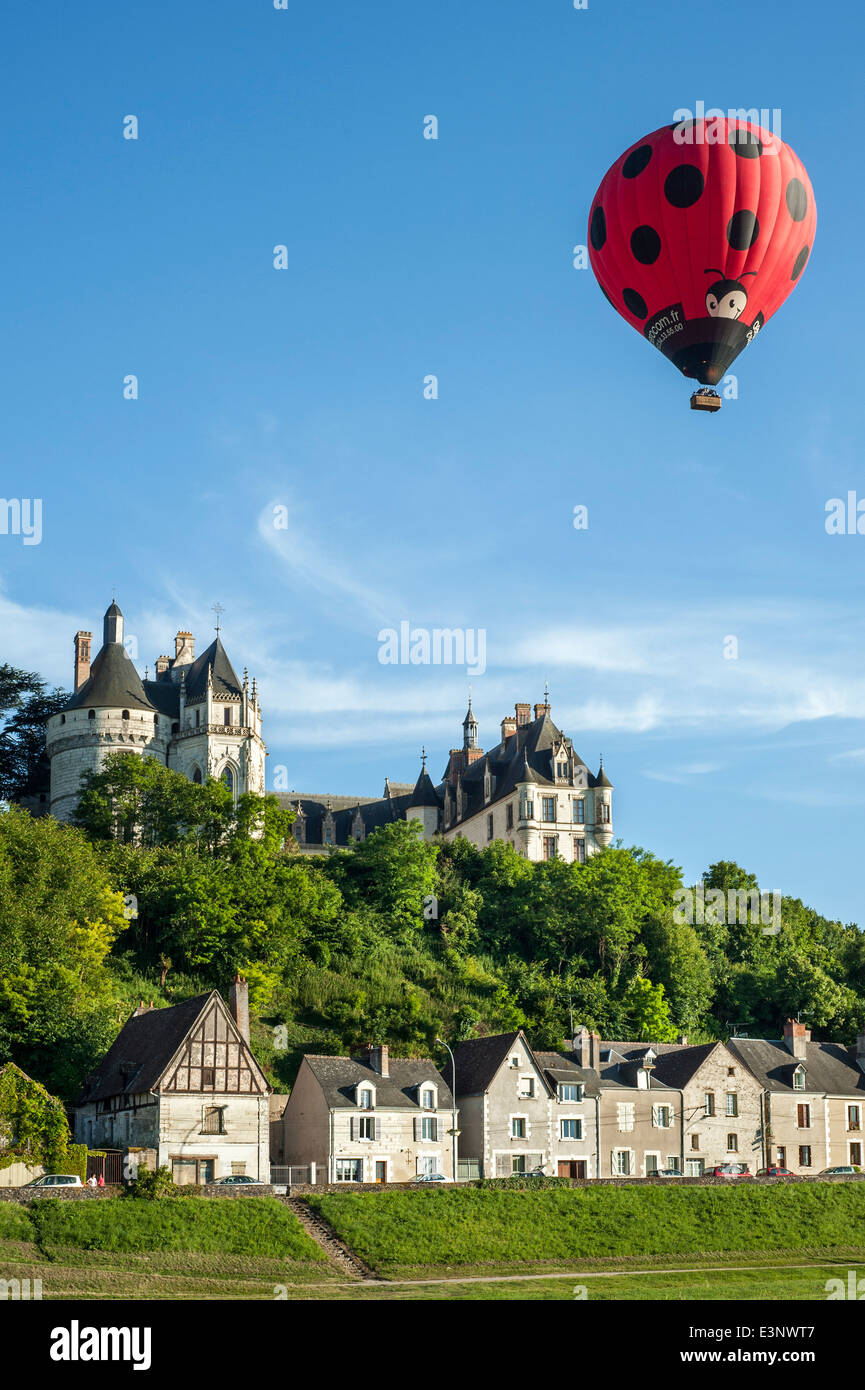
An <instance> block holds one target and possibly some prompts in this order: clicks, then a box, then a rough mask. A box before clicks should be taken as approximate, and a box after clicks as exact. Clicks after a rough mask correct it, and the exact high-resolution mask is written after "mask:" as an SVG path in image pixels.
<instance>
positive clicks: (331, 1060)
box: [304, 1054, 453, 1110]
mask: <svg viewBox="0 0 865 1390" xmlns="http://www.w3.org/2000/svg"><path fill="white" fill-rule="evenodd" d="M304 1062H305V1063H306V1065H307V1066H308V1067H309V1068H310V1070H311V1071H312V1073H313V1075H314V1076H315V1078H316V1080H317V1081H318V1083H319V1085H320V1086H321V1089H322V1091H323V1092H324V1097H325V1100H326V1101H327V1105H328V1108H329V1109H336V1110H340V1109H344V1108H349V1107H350V1108H354V1107H355V1106H356V1104H357V1102H356V1100H355V1094H354V1088H355V1086H357V1085H358V1084H359V1083H362V1082H366V1083H367V1084H372V1085H373V1086H374V1087H375V1108H376V1110H417V1109H418V1107H419V1105H420V1098H419V1095H418V1088H419V1087H421V1086H423V1085H424V1084H425V1083H432V1084H433V1085H434V1086H436V1087H437V1088H438V1102H439V1109H441V1110H447V1109H450V1108H451V1107H452V1105H453V1099H452V1097H451V1093H450V1089H449V1087H448V1085H447V1082H446V1081H445V1080H444V1078H443V1077H442V1075H441V1073H440V1072H439V1071H438V1069H437V1068H436V1065H435V1063H434V1062H431V1061H430V1060H429V1058H427V1057H420V1058H414V1057H391V1058H390V1061H389V1065H388V1071H389V1073H390V1075H389V1076H379V1074H378V1072H376V1071H374V1070H373V1068H372V1067H371V1066H370V1064H369V1061H368V1060H367V1059H366V1058H362V1057H318V1056H311V1055H310V1054H307V1055H306V1056H305V1057H304Z"/></svg>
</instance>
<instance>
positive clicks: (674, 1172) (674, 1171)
mask: <svg viewBox="0 0 865 1390" xmlns="http://www.w3.org/2000/svg"><path fill="white" fill-rule="evenodd" d="M681 1176H682V1174H681V1173H680V1172H679V1170H678V1168H659V1169H658V1170H657V1172H655V1173H650V1174H649V1177H650V1178H680V1177H681Z"/></svg>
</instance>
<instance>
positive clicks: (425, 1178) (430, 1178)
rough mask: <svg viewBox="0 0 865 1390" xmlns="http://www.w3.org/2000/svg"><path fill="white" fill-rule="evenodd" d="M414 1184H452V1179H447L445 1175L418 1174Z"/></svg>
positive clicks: (413, 1179) (413, 1180)
mask: <svg viewBox="0 0 865 1390" xmlns="http://www.w3.org/2000/svg"><path fill="white" fill-rule="evenodd" d="M412 1182H450V1178H446V1177H445V1175H444V1173H418V1175H417V1177H416V1178H412Z"/></svg>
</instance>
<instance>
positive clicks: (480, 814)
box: [279, 695, 613, 863]
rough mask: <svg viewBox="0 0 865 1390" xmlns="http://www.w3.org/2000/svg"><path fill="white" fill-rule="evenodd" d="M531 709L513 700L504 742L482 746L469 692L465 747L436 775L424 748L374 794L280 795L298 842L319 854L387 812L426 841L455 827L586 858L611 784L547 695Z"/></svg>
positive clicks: (535, 850)
mask: <svg viewBox="0 0 865 1390" xmlns="http://www.w3.org/2000/svg"><path fill="white" fill-rule="evenodd" d="M532 713H533V712H532V708H531V706H530V705H529V704H526V703H522V704H516V705H515V706H514V713H513V714H512V715H506V716H505V718H504V719H503V720H502V721H501V741H500V742H499V743H497V744H496V746H495V747H494V748H492V749H491V750H490V751H489V752H484V750H483V749H482V748H481V747H479V745H478V722H477V719H476V718H475V715H474V712H473V710H472V706H471V700H470V701H469V707H468V711H467V713H466V717H465V719H464V720H463V726H462V735H463V736H462V747H459V748H452V749H451V750H450V756H449V759H448V764H447V767H446V768H445V770H444V773H443V776H442V780H441V782H439V783H438V784H436V783H434V782H433V779H432V778H431V777H430V775H429V773H428V772H427V770H426V757H425V756H424V757H423V759H422V765H421V770H420V773H419V775H418V779H417V782H416V783H415V785H414V786H413V787H412V786H411V785H410V784H396V783H392V782H390V781H389V780H385V785H384V792H383V794H382V796H381V797H379V798H377V799H370V798H358V797H347V796H329V795H327V796H325V795H321V794H307V793H292V794H291V795H286V794H283V795H281V796H280V798H279V799H280V801H281V802H282V803H283V805H285V806H290V807H291V808H292V809H293V811H294V813H295V821H294V827H293V830H294V838H295V840H296V842H297V845H298V848H299V849H300V850H301V851H302V852H304V853H306V854H323V853H327V852H328V850H330V849H331V848H333V847H335V846H340V845H348V844H351V843H352V842H354V841H357V840H363V839H365V838H366V836H367V835H370V834H372V832H373V831H374V830H377V829H379V827H381V826H385V825H388V824H390V823H392V822H394V821H398V820H416V821H418V822H419V823H420V825H421V827H422V829H423V834H424V838H425V839H428V840H429V839H432V837H433V836H434V835H436V834H440V835H441V836H442V837H443V838H444V839H445V840H453V839H456V837H457V836H460V835H461V836H464V837H465V838H466V839H467V840H470V841H471V842H472V843H473V844H476V845H479V846H481V847H484V846H486V845H488V844H490V843H491V842H492V841H493V840H504V841H506V842H507V843H508V844H510V845H512V846H513V848H514V849H515V850H516V851H517V853H518V854H521V855H523V856H524V857H526V858H528V859H532V860H540V859H555V858H560V859H567V860H570V861H572V862H576V863H583V862H584V861H585V860H586V858H587V857H588V856H589V855H591V854H594V853H596V852H597V851H598V850H600V849H603V848H605V846H607V845H609V844H610V843H611V842H612V838H613V818H612V817H613V813H612V804H613V803H612V796H613V785H612V783H611V782H610V780H609V778H608V777H607V774H606V773H605V771H604V768H603V763H601V765H600V767H599V770H598V772H597V774H595V773H593V772H591V770H590V769H589V767H588V765H587V764H586V763H585V762H584V761H583V759H582V758H581V757H580V756H579V754H578V753H577V752H576V751H575V749H574V745H573V742H572V740H571V739H570V738H569V737H568V736H567V735H566V734H564V733H563V732H562V730H561V729H560V728H559V727H558V726H557V725H556V724H554V723H553V720H552V717H551V714H550V704H549V698H548V696H546V695H545V697H544V701H543V703H537V704H536V705H535V707H534V718H533V717H532Z"/></svg>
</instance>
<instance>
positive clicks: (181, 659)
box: [174, 632, 195, 666]
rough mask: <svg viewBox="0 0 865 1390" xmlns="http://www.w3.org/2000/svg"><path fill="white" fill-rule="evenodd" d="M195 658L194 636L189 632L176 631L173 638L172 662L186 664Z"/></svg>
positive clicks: (179, 664) (180, 664)
mask: <svg viewBox="0 0 865 1390" xmlns="http://www.w3.org/2000/svg"><path fill="white" fill-rule="evenodd" d="M194 660H195V638H194V637H193V635H192V633H191V632H178V634H177V636H176V637H175V639H174V663H175V665H176V666H186V665H187V664H188V663H189V662H191V661H194Z"/></svg>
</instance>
